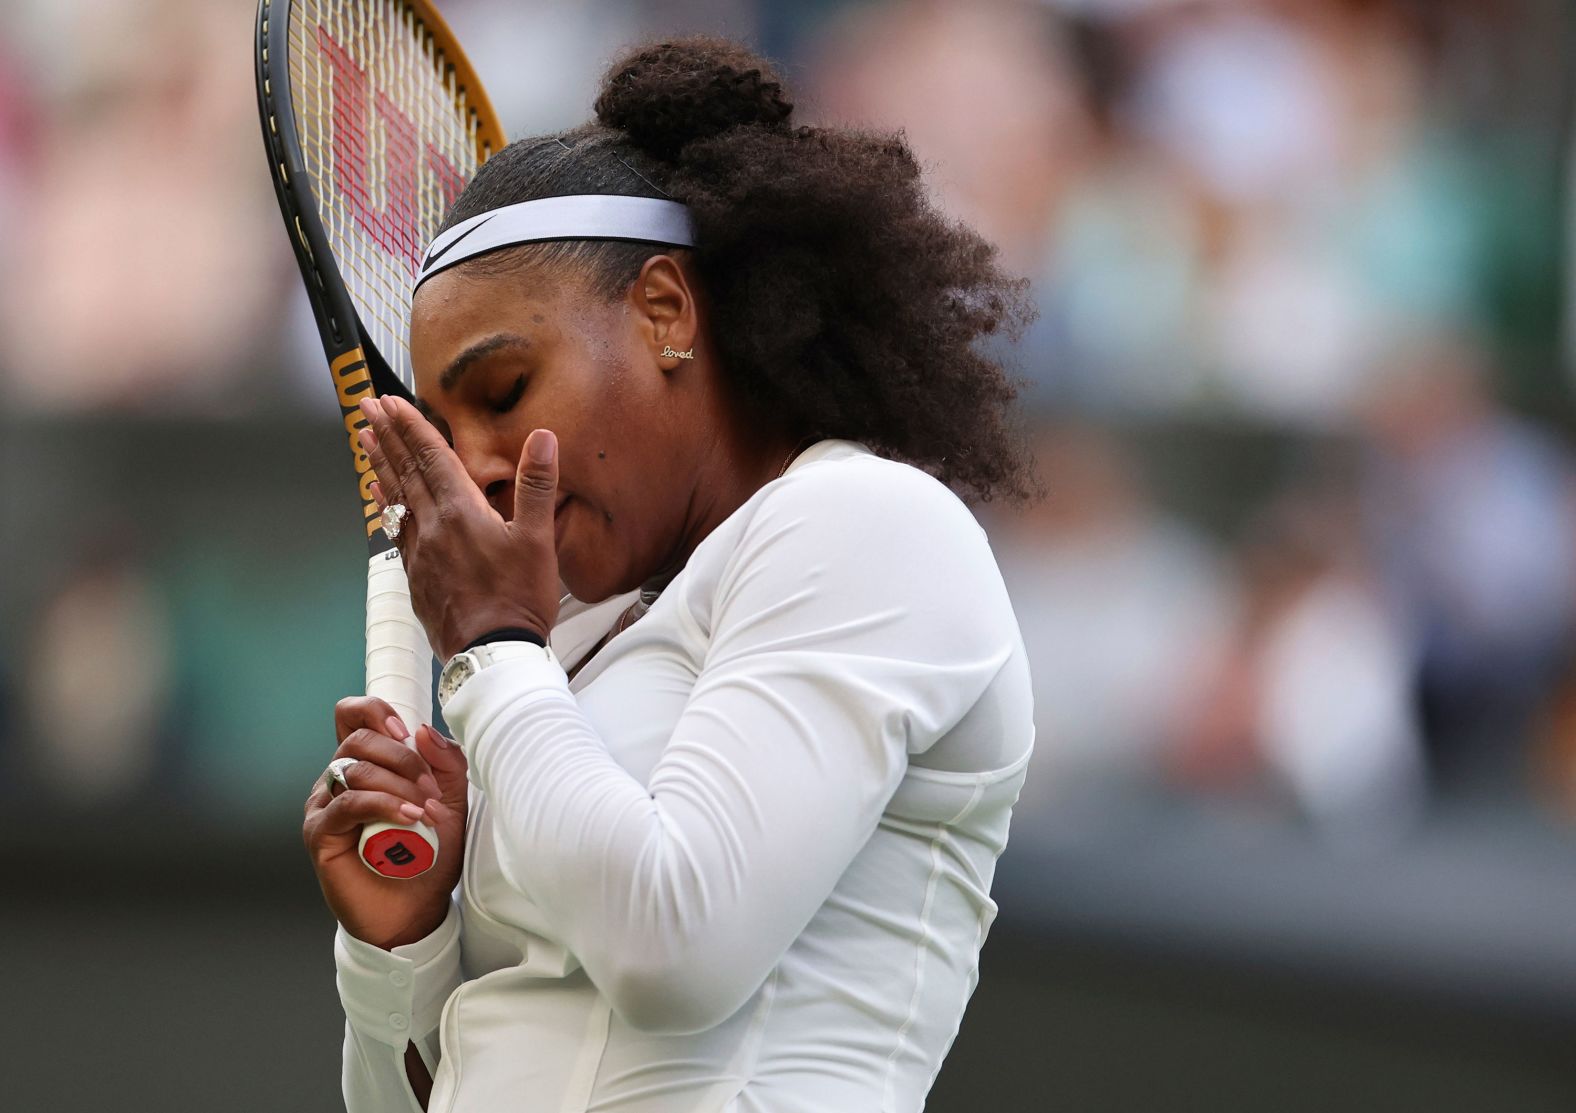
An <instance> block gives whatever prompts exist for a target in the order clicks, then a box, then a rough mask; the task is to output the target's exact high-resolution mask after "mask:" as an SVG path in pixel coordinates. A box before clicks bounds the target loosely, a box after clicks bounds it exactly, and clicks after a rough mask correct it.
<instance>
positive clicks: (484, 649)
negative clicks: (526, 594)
mask: <svg viewBox="0 0 1576 1113" xmlns="http://www.w3.org/2000/svg"><path fill="white" fill-rule="evenodd" d="M522 657H523V658H527V659H529V660H533V661H550V662H552V663H553V664H555V665H556V664H558V657H557V656H556V655H555V654H554V653H553V651H552V649H551V647H549V646H545V645H533V644H532V643H531V642H488V643H487V644H486V645H478V646H475V647H473V648H471V649H465V650H461V651H460V652H459V653H456V654H455V655H454V656H453V657H450V658H449V661H448V664H446V665H444V666H443V671H442V672H440V673H439V674H438V707H439V708H440V709H445V710H446V709H447V708H448V706H449V701H450V700H452V699H453V698H454V697H455V696H456V695H457V694H458V693H459V690H460V686H461V685H462V684H464V683H465V682H466V681H467V680H469V679H470V678H471V677H473V676H475V675H476V674H477V673H479V672H481V671H482V670H483V669H484V668H486V667H487V666H488V665H494V664H497V663H498V662H499V661H513V660H516V659H518V658H522Z"/></svg>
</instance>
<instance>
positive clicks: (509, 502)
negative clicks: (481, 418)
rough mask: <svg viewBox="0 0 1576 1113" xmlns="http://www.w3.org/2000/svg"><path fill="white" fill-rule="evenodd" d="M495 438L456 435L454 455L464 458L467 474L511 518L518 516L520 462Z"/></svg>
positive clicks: (495, 508) (488, 499)
mask: <svg viewBox="0 0 1576 1113" xmlns="http://www.w3.org/2000/svg"><path fill="white" fill-rule="evenodd" d="M493 439H494V438H491V437H489V438H484V439H483V440H481V441H477V440H474V439H471V438H468V437H461V436H459V435H458V434H456V436H455V438H454V454H455V455H456V456H458V457H459V458H460V463H461V464H463V465H464V467H465V474H466V475H468V476H470V477H471V482H472V483H474V484H476V488H477V490H479V491H481V493H482V495H483V497H484V498H486V499H487V502H488V504H489V505H491V506H492V508H493V509H494V510H496V511H498V513H499V514H501V515H503V519H504V521H508V520H509V519H510V518H512V517H513V516H514V472H515V464H516V462H515V461H514V460H511V459H510V458H509V457H508V456H506V455H504V454H503V453H502V452H501V451H500V450H499V449H498V447H497V446H496V445H495V444H493V443H492V441H493Z"/></svg>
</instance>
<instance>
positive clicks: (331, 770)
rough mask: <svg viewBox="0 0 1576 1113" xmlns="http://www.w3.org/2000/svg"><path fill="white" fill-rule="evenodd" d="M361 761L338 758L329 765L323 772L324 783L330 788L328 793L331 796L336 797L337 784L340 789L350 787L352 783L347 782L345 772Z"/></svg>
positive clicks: (352, 758)
mask: <svg viewBox="0 0 1576 1113" xmlns="http://www.w3.org/2000/svg"><path fill="white" fill-rule="evenodd" d="M359 760H360V759H359V758H354V757H336V758H335V759H334V760H333V761H331V762H329V763H328V768H327V769H326V770H324V771H323V783H324V784H326V785H328V786H329V787H328V793H329V795H330V796H332V795H334V784H335V783H338V785H339V787H340V788H349V787H350V782H349V781H347V780H345V770H347V769H349V768H350V767H351V766H352V765H354V764H356V762H357V761H359Z"/></svg>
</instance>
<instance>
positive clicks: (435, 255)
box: [421, 213, 497, 270]
mask: <svg viewBox="0 0 1576 1113" xmlns="http://www.w3.org/2000/svg"><path fill="white" fill-rule="evenodd" d="M496 215H497V214H496V213H488V214H487V216H486V217H485V218H483V219H481V220H478V221H477V222H476V223H475V224H473V225H471V226H470V227H469V228H467V229H466V230H465V231H463V232H461V233H460V234H459V235H458V236H455V237H454V238H453V239H452V240H450V241H449V242H448V243H446V244H444V245H443V247H442V248H441V249H439V250H435V251H433V252H431V253H430V254H429V255H428V256H427V258H426V260H425V261H424V262H423V263H422V264H421V269H422V270H427V269H429V268H430V267H431V266H432V264H434V263H436V262H437V261H438V260H439V259H442V258H443V257H444V256H445V255H447V254H448V253H449V252H450V251H451V250H453V248H454V245H455V244H457V243H459V242H460V241H461V240H463V239H465V238H466V237H467V236H469V235H470V234H471V233H472V232H474V231H476V229H478V228H480V227H481V226H482V225H484V224H486V223H487V222H488V221H490V220H492V218H493V217H494V216H496Z"/></svg>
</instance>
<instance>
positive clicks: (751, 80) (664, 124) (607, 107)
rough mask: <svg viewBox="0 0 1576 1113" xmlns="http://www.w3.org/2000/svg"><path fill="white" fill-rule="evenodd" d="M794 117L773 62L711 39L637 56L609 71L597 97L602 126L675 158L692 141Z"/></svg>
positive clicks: (661, 45) (654, 48)
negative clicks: (616, 129)
mask: <svg viewBox="0 0 1576 1113" xmlns="http://www.w3.org/2000/svg"><path fill="white" fill-rule="evenodd" d="M792 112H793V102H792V101H790V100H789V99H788V98H787V95H786V94H785V93H784V91H783V87H782V82H781V81H780V80H779V79H778V77H777V74H776V72H775V71H774V70H773V69H772V67H771V63H769V62H767V61H766V60H765V59H764V58H762V57H760V56H759V55H757V54H755V53H753V52H752V51H751V50H749V48H747V47H745V46H743V45H741V44H739V43H736V42H731V41H729V40H728V39H717V38H706V37H697V38H688V39H675V40H674V41H672V42H664V43H654V44H652V45H650V46H644V47H641V48H639V49H638V50H635V51H633V52H632V53H630V54H628V55H626V56H625V57H623V58H621V59H619V61H617V62H616V63H614V64H613V66H612V67H611V68H610V69H609V70H608V71H607V74H606V76H605V77H603V79H602V91H601V93H600V94H599V95H598V97H597V99H596V117H597V122H599V123H601V124H602V125H604V126H605V127H610V128H618V129H619V130H621V131H623V132H625V133H627V134H628V135H629V138H630V141H631V142H633V143H634V144H635V145H636V146H637V147H639V148H641V149H642V150H643V151H646V152H647V153H648V154H650V155H652V156H654V157H656V158H659V159H664V160H669V161H671V160H672V159H673V158H674V157H675V156H676V155H677V154H678V152H679V151H680V149H682V148H683V146H684V145H685V144H686V143H690V142H693V141H694V140H697V139H705V138H707V137H708V136H712V135H717V134H719V133H721V132H724V131H727V130H728V129H729V128H733V127H740V126H747V125H752V124H753V125H760V126H764V127H778V126H780V125H782V124H783V123H784V122H785V121H786V120H787V119H788V116H789V114H790V113H792Z"/></svg>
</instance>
